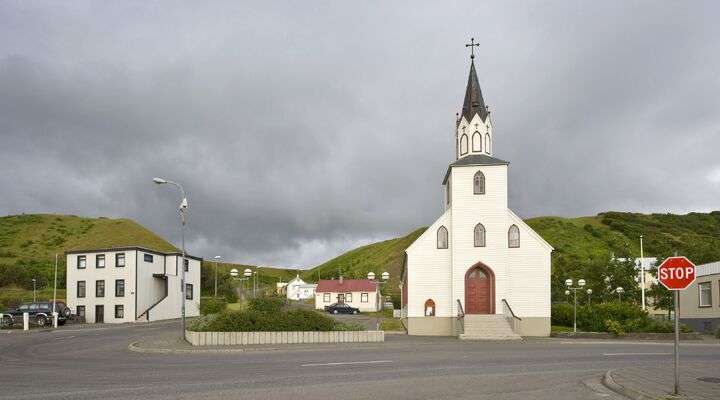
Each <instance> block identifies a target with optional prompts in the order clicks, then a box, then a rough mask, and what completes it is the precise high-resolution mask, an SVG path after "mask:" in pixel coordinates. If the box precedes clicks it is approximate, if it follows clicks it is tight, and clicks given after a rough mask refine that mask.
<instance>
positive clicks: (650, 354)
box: [603, 353, 672, 356]
mask: <svg viewBox="0 0 720 400" xmlns="http://www.w3.org/2000/svg"><path fill="white" fill-rule="evenodd" d="M671 354H672V353H603V355H604V356H669V355H671Z"/></svg>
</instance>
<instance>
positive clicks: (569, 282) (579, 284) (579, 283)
mask: <svg viewBox="0 0 720 400" xmlns="http://www.w3.org/2000/svg"><path fill="white" fill-rule="evenodd" d="M565 286H567V288H568V289H569V290H572V291H573V300H574V303H575V304H574V306H573V333H577V291H578V290H580V289H582V288H583V287H584V286H585V279H578V281H577V287H573V280H572V279H569V278H568V279H565Z"/></svg>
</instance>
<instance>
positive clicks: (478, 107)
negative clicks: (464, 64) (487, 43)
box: [461, 54, 488, 122]
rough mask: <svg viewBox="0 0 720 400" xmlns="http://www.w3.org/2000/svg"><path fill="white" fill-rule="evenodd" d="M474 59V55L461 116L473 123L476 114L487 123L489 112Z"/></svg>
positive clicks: (471, 60)
mask: <svg viewBox="0 0 720 400" xmlns="http://www.w3.org/2000/svg"><path fill="white" fill-rule="evenodd" d="M474 58H475V57H474V54H473V56H471V59H470V75H469V76H468V83H467V87H466V88H465V101H463V108H462V114H461V116H463V117H465V119H466V120H467V121H468V122H469V121H472V119H473V117H474V116H475V114H477V115H479V116H480V119H481V120H482V121H483V122H485V119H486V118H487V115H488V112H487V108H486V107H485V100H484V99H483V95H482V90H480V83H479V82H478V77H477V72H476V71H475V60H474Z"/></svg>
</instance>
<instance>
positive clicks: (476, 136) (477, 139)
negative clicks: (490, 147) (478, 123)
mask: <svg viewBox="0 0 720 400" xmlns="http://www.w3.org/2000/svg"><path fill="white" fill-rule="evenodd" d="M472 151H477V152H481V151H482V136H480V132H475V133H473V136H472Z"/></svg>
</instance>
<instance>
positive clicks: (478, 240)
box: [474, 224, 485, 247]
mask: <svg viewBox="0 0 720 400" xmlns="http://www.w3.org/2000/svg"><path fill="white" fill-rule="evenodd" d="M474 236H475V239H474V243H475V247H485V227H484V226H483V224H477V225H475V232H474Z"/></svg>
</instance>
